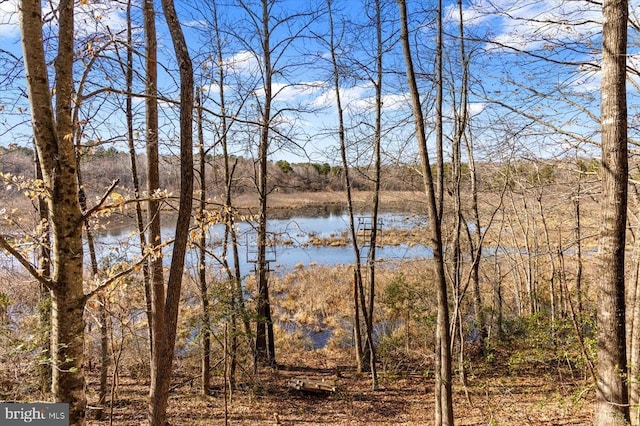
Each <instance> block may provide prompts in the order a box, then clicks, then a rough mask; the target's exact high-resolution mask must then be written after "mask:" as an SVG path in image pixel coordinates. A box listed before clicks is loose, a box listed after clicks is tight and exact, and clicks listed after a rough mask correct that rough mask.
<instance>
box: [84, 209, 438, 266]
mask: <svg viewBox="0 0 640 426" xmlns="http://www.w3.org/2000/svg"><path fill="white" fill-rule="evenodd" d="M361 220H362V221H363V222H367V221H368V219H367V218H362V219H361ZM425 221H426V219H425V218H424V217H421V216H416V215H405V214H401V213H384V214H381V215H380V223H381V226H382V229H392V228H396V229H403V228H404V229H406V228H414V227H419V226H424V224H425ZM267 228H268V231H269V233H270V235H271V236H272V237H271V238H274V239H275V241H276V243H275V244H274V247H273V249H271V250H270V252H269V253H268V257H269V258H270V259H274V261H273V262H272V263H271V268H272V269H273V270H275V271H278V272H286V271H289V270H291V269H293V268H294V267H296V266H299V265H302V266H308V265H312V264H315V265H339V264H351V263H354V259H355V255H354V252H353V248H352V247H351V246H346V247H331V246H312V245H309V244H308V242H309V239H310V238H312V237H316V238H330V237H336V236H338V237H339V236H340V235H342V234H343V233H344V232H347V231H348V228H349V218H348V215H346V214H341V213H337V214H336V213H329V214H326V215H323V216H311V217H309V216H292V217H289V218H285V219H270V220H269V221H268V225H267ZM237 230H238V238H239V241H240V244H241V246H240V247H239V257H240V259H239V260H240V266H241V272H242V274H243V275H245V274H248V273H250V272H252V271H253V267H254V266H253V263H251V260H255V252H256V244H255V239H256V232H255V224H252V223H249V222H241V223H238V224H237ZM173 232H174V229H173V227H172V226H165V227H163V230H162V237H163V240H164V239H169V238H172V237H173ZM209 236H210V238H209V244H210V245H211V247H210V250H211V251H212V252H213V253H215V254H216V255H217V256H221V255H222V245H221V241H222V239H223V238H224V225H215V226H213V227H211V229H210V232H209ZM95 240H96V248H97V250H98V253H99V257H100V259H102V263H103V264H104V263H106V262H108V263H111V262H117V261H122V260H127V259H131V258H132V257H133V256H134V255H138V254H139V252H140V250H139V248H138V237H137V236H136V235H135V234H134V233H133V227H132V226H123V227H119V228H114V229H111V230H110V231H109V232H105V233H102V234H98V235H96V237H95ZM284 242H286V244H285V243H284ZM366 255H367V250H366V249H365V250H362V251H361V256H363V257H366ZM376 257H377V258H378V259H381V260H402V259H414V258H420V257H426V258H428V257H431V249H430V248H428V247H425V246H421V245H414V246H409V245H408V244H401V245H398V246H385V247H378V248H377V250H376ZM232 260H233V258H232V256H231V253H229V263H230V264H232ZM169 261H170V250H167V251H166V256H165V262H166V263H167V264H168V262H169ZM197 262H198V256H197V252H196V250H192V251H190V252H189V253H188V254H187V266H189V267H193V266H194V265H196V264H197ZM210 267H212V268H214V269H215V268H220V269H221V266H220V264H219V262H217V261H215V260H212V261H210Z"/></svg>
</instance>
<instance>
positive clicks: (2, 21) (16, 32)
mask: <svg viewBox="0 0 640 426" xmlns="http://www.w3.org/2000/svg"><path fill="white" fill-rule="evenodd" d="M19 36H20V22H19V20H18V0H6V1H0V37H2V38H3V39H5V38H16V37H19Z"/></svg>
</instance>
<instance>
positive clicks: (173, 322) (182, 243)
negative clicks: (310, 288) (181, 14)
mask: <svg viewBox="0 0 640 426" xmlns="http://www.w3.org/2000/svg"><path fill="white" fill-rule="evenodd" d="M162 9H163V11H164V15H165V17H166V20H167V26H168V27H169V32H170V33H171V39H172V40H173V47H174V51H175V54H176V59H177V60H178V66H179V69H180V200H179V206H178V218H177V221H176V231H175V239H174V243H173V252H172V255H171V266H170V268H169V278H168V280H167V295H166V300H165V302H164V305H163V306H162V309H163V313H162V317H163V321H162V323H160V324H156V325H155V326H154V329H157V330H159V331H160V333H158V334H157V335H156V336H155V342H154V344H155V347H154V350H153V358H152V367H151V390H150V404H149V423H150V424H151V425H152V426H164V425H165V424H166V423H167V402H168V399H169V385H170V383H171V373H172V370H173V357H174V346H175V341H176V332H177V323H178V308H179V302H180V292H181V289H182V275H183V272H184V260H185V253H186V250H187V243H188V238H189V224H190V219H191V208H192V204H193V200H192V197H193V129H192V120H193V104H194V96H193V65H192V63H191V57H190V55H189V50H188V48H187V44H186V42H185V39H184V34H183V32H182V28H181V27H180V22H179V21H178V16H177V14H176V11H175V7H174V4H173V1H172V0H163V1H162ZM157 314H158V312H154V323H157V322H158V320H157V316H155V315H157Z"/></svg>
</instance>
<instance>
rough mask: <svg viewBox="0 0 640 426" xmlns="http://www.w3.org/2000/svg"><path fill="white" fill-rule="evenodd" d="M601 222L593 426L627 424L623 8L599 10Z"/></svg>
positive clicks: (622, 1)
mask: <svg viewBox="0 0 640 426" xmlns="http://www.w3.org/2000/svg"><path fill="white" fill-rule="evenodd" d="M602 10H603V17H604V21H603V25H602V36H603V39H602V87H601V90H602V106H601V115H602V117H601V123H602V125H601V126H602V174H603V176H602V222H601V226H600V246H599V253H600V256H599V257H600V266H601V270H600V280H599V292H598V295H599V303H598V368H597V377H598V382H597V402H596V410H595V415H594V424H597V425H625V424H628V423H629V422H630V417H629V396H628V390H627V383H626V375H627V355H626V341H625V275H624V265H625V242H626V227H627V185H628V183H627V179H628V175H629V170H628V154H627V99H626V56H627V55H626V53H627V19H628V14H629V11H628V4H627V1H626V0H605V1H604V3H603V5H602Z"/></svg>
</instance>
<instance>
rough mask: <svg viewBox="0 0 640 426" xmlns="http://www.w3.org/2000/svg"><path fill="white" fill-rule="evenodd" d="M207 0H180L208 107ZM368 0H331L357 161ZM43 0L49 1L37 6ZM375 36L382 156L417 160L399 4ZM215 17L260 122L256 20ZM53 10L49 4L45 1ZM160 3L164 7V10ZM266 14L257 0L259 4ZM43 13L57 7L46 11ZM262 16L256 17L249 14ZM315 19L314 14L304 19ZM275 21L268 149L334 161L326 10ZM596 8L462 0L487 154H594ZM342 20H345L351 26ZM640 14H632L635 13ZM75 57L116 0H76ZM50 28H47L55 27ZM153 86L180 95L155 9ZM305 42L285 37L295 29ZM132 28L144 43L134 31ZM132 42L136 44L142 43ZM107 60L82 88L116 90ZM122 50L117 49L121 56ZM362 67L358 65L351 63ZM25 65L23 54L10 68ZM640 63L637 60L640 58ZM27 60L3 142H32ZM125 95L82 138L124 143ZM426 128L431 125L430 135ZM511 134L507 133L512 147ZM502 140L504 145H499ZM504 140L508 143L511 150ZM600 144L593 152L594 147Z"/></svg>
mask: <svg viewBox="0 0 640 426" xmlns="http://www.w3.org/2000/svg"><path fill="white" fill-rule="evenodd" d="M139 3H140V2H139V0H135V1H134V3H133V4H134V9H135V10H134V13H133V16H134V19H135V20H137V22H139V20H140V12H139V7H140V4H139ZM211 3H212V2H201V3H200V2H197V1H190V2H185V1H183V0H178V1H176V6H177V8H178V12H179V15H180V19H181V21H182V23H183V27H184V30H185V33H186V37H187V41H188V44H189V47H190V49H191V54H192V57H193V62H194V66H195V69H196V84H197V85H198V86H199V87H201V88H202V91H203V94H204V96H205V100H204V106H205V107H206V108H207V110H208V111H210V112H214V113H215V112H219V108H220V106H219V95H220V90H219V87H218V84H217V78H216V76H217V75H219V72H220V71H219V69H220V65H219V64H218V63H217V61H216V60H215V55H214V57H212V56H211V55H212V52H214V50H215V49H213V46H214V43H215V34H214V32H213V29H212V28H213V22H212V11H211V10H208V9H207V6H210V5H211ZM364 3H365V2H363V1H344V0H343V1H340V0H335V1H334V4H335V11H334V20H335V22H336V32H337V33H338V34H339V35H342V39H341V40H343V44H341V45H340V46H339V49H338V53H339V60H340V63H341V64H342V65H343V66H344V70H345V71H348V72H345V73H344V75H342V76H341V90H340V94H341V98H342V102H343V105H344V112H345V116H346V118H347V127H348V133H347V135H348V138H349V144H350V149H351V154H352V156H353V158H354V159H356V158H357V159H358V160H359V161H361V162H364V163H366V162H367V161H370V157H371V156H370V152H371V150H370V140H371V132H372V123H373V121H372V120H373V118H372V117H373V116H372V113H373V108H372V106H373V105H374V100H375V99H374V93H375V91H374V88H375V87H374V84H373V78H372V77H374V76H373V75H372V73H371V72H369V71H367V70H366V68H367V67H369V68H370V66H371V64H372V54H371V53H370V52H371V51H372V49H373V48H374V44H373V43H374V40H375V38H374V33H373V28H372V26H371V24H370V22H369V20H368V18H367V13H368V12H370V11H369V10H367V9H366V8H365V7H364ZM433 3H434V2H429V1H409V2H408V6H409V13H410V19H411V22H410V27H411V28H410V30H411V31H412V40H411V41H412V43H414V44H415V46H416V51H415V55H414V60H415V61H416V65H417V68H418V72H419V73H420V75H421V76H422V78H421V80H420V83H421V90H422V92H423V93H422V97H423V101H424V103H425V112H426V119H427V121H428V123H430V124H429V126H430V128H432V123H433V120H434V117H433V111H434V109H433V91H432V80H433V66H434V60H433V52H434V50H433V46H434V40H435V33H434V27H433V19H434V14H433V12H432V11H430V10H429V9H431V8H432V7H433ZM45 4H47V5H48V4H49V3H45ZM383 4H384V9H383V14H384V17H385V23H384V25H383V36H384V37H386V41H385V48H386V49H387V51H386V52H385V54H384V66H385V75H384V82H383V99H382V100H383V104H384V108H383V117H384V123H383V132H384V134H385V146H384V151H385V155H386V160H387V161H388V162H391V161H411V158H412V157H413V156H415V152H416V150H415V147H414V146H413V144H412V132H413V129H412V125H411V122H410V110H409V106H410V100H409V98H408V96H407V90H406V78H405V75H404V62H403V58H402V52H401V50H400V46H399V45H398V43H397V39H398V37H397V34H398V24H397V7H396V4H395V2H394V1H386V0H383ZM218 5H219V6H218V13H219V24H220V28H221V29H222V30H223V34H222V37H223V43H224V46H223V64H222V69H223V70H224V71H225V75H226V77H225V78H226V85H225V96H226V100H227V103H228V105H227V111H228V112H229V114H230V115H233V116H234V117H235V118H241V119H242V120H245V121H252V120H257V117H258V116H259V113H260V111H261V108H262V106H263V104H264V84H263V79H262V73H261V66H262V65H261V64H262V60H263V57H262V55H261V53H260V48H259V47H260V46H259V40H258V39H257V38H256V37H255V27H254V24H255V22H254V21H252V18H251V16H250V15H249V14H247V13H246V12H245V11H243V10H242V9H241V8H240V7H238V5H239V2H238V1H232V0H222V1H219V2H218ZM324 5H325V2H324V1H307V0H283V1H282V2H278V5H277V6H275V7H274V9H273V12H274V15H278V16H282V17H284V16H290V15H292V14H293V13H294V11H305V12H306V11H316V12H318V11H319V10H320V9H321V8H322V7H324ZM444 5H445V9H446V10H445V14H444V15H445V33H446V35H445V51H446V52H447V56H446V58H445V67H446V70H445V73H446V77H447V81H448V83H447V87H446V89H445V92H446V93H445V98H446V99H445V115H446V116H447V117H449V120H446V122H447V123H448V124H447V130H446V132H448V133H449V134H451V133H452V132H453V130H452V127H451V124H450V123H451V117H452V116H453V114H454V110H455V107H454V105H453V101H452V99H454V97H455V100H456V102H457V101H458V100H459V91H458V90H457V89H459V86H460V65H459V62H460V61H459V56H458V50H459V43H458V37H457V34H458V10H457V2H452V1H444ZM47 7H48V6H47ZM158 7H159V6H158ZM258 12H260V11H259V10H258V9H254V13H256V14H257V13H258ZM638 13H640V0H634V1H631V2H630V15H631V16H632V19H635V17H636V16H637V14H638ZM44 14H45V16H46V17H51V10H50V9H45V11H44ZM256 16H259V15H256ZM309 19H310V16H309ZM309 19H307V18H301V19H289V20H286V21H283V22H282V23H281V24H280V25H279V26H278V27H277V28H276V29H275V31H274V33H273V43H272V46H273V47H274V58H275V59H274V62H275V67H276V69H277V71H278V72H277V73H276V74H275V75H274V81H273V88H274V93H276V96H275V98H274V108H275V111H276V117H275V119H274V120H276V121H277V123H278V129H279V133H280V134H281V135H282V137H280V138H277V140H275V141H274V143H273V144H272V153H271V158H272V159H273V160H278V159H286V160H288V161H291V162H307V161H311V162H325V161H326V162H329V163H335V162H337V159H338V157H337V155H336V152H337V151H336V150H337V142H336V139H335V129H336V127H337V124H336V123H337V119H336V117H337V110H336V106H335V105H336V103H335V101H336V96H335V92H334V90H333V88H332V80H331V70H330V68H329V61H328V59H329V55H328V53H329V51H328V48H327V45H326V43H322V42H319V41H318V39H317V38H313V37H311V36H312V35H324V36H326V34H327V30H328V22H327V18H326V15H320V16H317V17H314V20H312V21H310V22H309V23H308V24H305V22H307V21H309ZM601 21H602V19H601V12H600V9H599V7H597V6H596V5H594V4H593V3H592V2H589V1H582V0H580V1H578V0H571V1H567V0H563V1H561V0H543V1H533V0H525V1H517V0H471V1H463V22H464V26H465V35H466V36H467V37H468V40H467V41H466V45H465V47H466V49H467V52H468V53H470V54H471V58H470V74H471V76H470V78H471V87H470V88H471V94H470V104H469V110H470V113H471V116H472V120H471V126H472V129H473V132H474V137H475V139H476V141H477V146H478V147H481V148H482V147H484V149H485V155H487V156H495V155H512V154H513V153H517V154H518V155H522V156H543V157H544V156H547V157H551V156H554V155H563V154H567V153H569V152H570V151H572V150H575V151H576V152H579V151H580V152H583V153H587V154H590V153H591V154H592V153H594V145H593V144H589V143H585V142H584V140H585V139H586V140H595V141H596V142H597V138H598V135H597V130H598V125H597V113H598V108H599V94H598V91H599V87H600V76H599V71H598V69H597V66H596V67H594V66H593V65H594V64H596V65H597V63H598V61H599V45H600V42H601V40H600V34H601ZM345 22H346V24H345ZM636 22H637V20H636ZM76 24H77V39H78V52H79V56H80V57H81V60H80V62H79V63H78V65H77V68H76V69H77V70H78V72H81V71H82V70H84V66H85V65H86V64H87V63H88V55H87V53H86V52H88V51H90V50H91V49H94V50H95V49H97V48H98V46H101V45H102V44H103V43H104V41H105V39H109V37H106V38H105V37H101V36H100V35H101V34H102V35H103V34H104V32H105V31H106V30H107V29H108V31H110V32H111V34H113V36H110V37H111V39H114V38H117V37H118V34H119V33H121V31H123V29H124V28H125V25H126V19H125V14H124V9H123V7H122V6H121V5H120V6H118V3H117V2H115V1H110V0H101V1H97V2H96V1H92V0H81V1H80V2H79V3H78V6H77V17H76ZM51 28H52V29H54V30H55V24H54V25H53V26H52V27H50V29H51ZM158 30H159V32H160V34H159V37H160V39H159V55H160V58H161V61H160V62H161V63H160V83H159V86H160V90H161V92H162V95H163V96H166V97H167V98H176V96H177V93H178V86H177V77H176V76H177V73H175V61H174V60H173V55H172V45H171V40H170V38H169V36H168V34H167V31H166V28H165V25H164V22H163V21H162V16H161V13H159V19H158ZM292 32H296V33H297V34H298V35H299V37H297V38H295V39H293V40H292V41H290V42H289V41H288V39H287V37H288V35H289V34H290V33H292ZM135 37H136V38H137V39H138V40H141V37H142V32H141V29H140V28H139V27H138V28H136V30H135ZM637 38H638V35H637V33H636V32H635V31H634V30H633V29H630V32H629V55H628V63H629V64H630V65H631V66H633V67H635V65H636V64H637V51H638V48H637V41H638V40H637ZM136 49H138V50H139V51H142V50H143V46H142V45H141V44H140V43H138V44H137V45H136ZM103 53H104V54H105V56H107V58H106V59H105V60H104V61H98V62H99V63H98V64H97V65H96V64H94V65H93V66H94V67H95V68H94V69H91V70H90V72H89V74H88V75H89V79H88V81H90V83H89V84H87V88H86V89H85V91H87V92H88V91H90V90H91V89H92V88H97V87H100V86H101V85H102V86H104V84H105V83H108V84H110V85H112V86H114V87H116V88H122V86H123V82H122V79H119V78H118V77H116V76H117V74H118V73H119V68H118V66H117V65H115V64H114V62H113V58H114V57H115V54H116V51H115V49H113V47H108V48H106V49H105V50H104V51H103ZM120 53H122V52H120ZM12 57H15V58H20V57H21V48H20V32H19V26H18V14H17V0H5V1H3V2H0V64H2V66H5V67H6V66H9V64H10V63H11V60H12ZM354 63H358V64H359V68H358V67H357V66H354ZM18 64H19V63H18ZM136 64H137V67H136V69H137V70H138V72H143V71H142V70H143V66H142V65H143V62H142V59H141V58H137V59H136ZM638 68H640V66H639V67H638ZM136 81H137V84H136V89H134V90H138V91H139V92H141V91H142V77H138V78H137V79H136ZM23 82H24V75H23V73H22V72H21V67H20V65H18V66H17V67H14V68H13V69H12V71H11V72H6V73H5V77H4V80H2V82H1V83H0V96H1V98H0V99H2V103H1V105H0V108H1V109H0V145H4V146H6V145H8V144H11V143H18V144H19V145H27V144H29V140H30V134H29V132H30V129H29V126H28V120H29V116H28V104H27V102H26V99H25V97H24V96H23V95H22V94H23V93H24V83H23ZM635 84H636V82H635V78H631V79H630V81H629V85H628V86H629V89H628V90H629V99H630V102H629V105H630V106H629V109H630V118H631V123H630V126H631V128H630V135H631V137H632V138H635V129H636V128H637V127H640V125H637V124H636V123H637V122H639V121H640V120H638V118H637V117H638V115H640V112H639V111H637V107H636V105H637V104H638V102H635V101H636V100H637V92H638V91H637V86H635ZM122 102H123V101H122V99H121V98H118V97H116V96H110V97H105V98H99V99H96V100H94V101H93V102H86V103H85V104H83V108H82V110H81V111H82V114H81V116H82V117H83V118H84V120H86V123H87V126H86V128H85V139H84V140H83V142H84V143H86V144H95V143H99V142H105V141H110V142H109V143H112V144H114V146H116V147H117V148H119V149H121V148H123V147H124V145H123V143H124V139H123V126H124V118H123V114H121V113H118V112H117V108H120V107H121V106H122ZM134 105H135V111H136V117H137V119H136V125H137V126H138V130H139V131H138V132H137V133H136V134H137V135H138V138H139V140H138V146H140V147H141V146H142V143H143V140H142V135H143V134H144V131H143V130H144V129H143V127H142V123H143V101H142V99H141V98H137V99H136V100H135V103H134ZM160 107H161V109H162V115H161V121H162V123H163V132H162V137H163V140H164V141H165V142H166V145H165V149H166V150H167V152H172V151H174V150H175V149H176V148H175V146H176V143H175V141H176V139H177V135H176V132H177V129H176V123H177V119H176V117H177V115H176V114H177V112H176V109H175V107H174V106H173V105H172V104H171V103H166V102H161V103H160ZM205 128H206V132H207V138H206V139H207V140H216V139H217V138H216V131H218V130H219V120H218V119H217V118H216V117H215V116H214V115H211V114H209V115H208V116H207V123H206V126H205ZM256 133H257V132H255V127H251V126H247V125H242V124H234V126H232V129H231V131H230V133H229V134H230V136H232V137H233V140H234V141H235V144H234V150H235V152H236V153H237V154H238V155H243V156H251V155H252V153H253V154H255V145H256ZM430 135H431V134H430ZM506 141H509V142H508V143H507V142H506ZM498 146H500V149H498ZM505 147H510V148H509V149H506V148H505ZM596 149H597V148H596Z"/></svg>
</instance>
